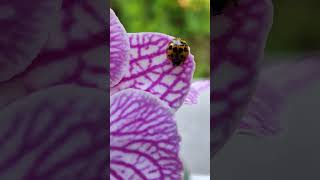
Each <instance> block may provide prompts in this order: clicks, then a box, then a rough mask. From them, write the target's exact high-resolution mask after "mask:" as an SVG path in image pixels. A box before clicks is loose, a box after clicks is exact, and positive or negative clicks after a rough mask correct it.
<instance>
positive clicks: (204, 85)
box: [184, 80, 210, 105]
mask: <svg viewBox="0 0 320 180" xmlns="http://www.w3.org/2000/svg"><path fill="white" fill-rule="evenodd" d="M209 88H210V80H199V81H196V82H193V83H192V84H191V87H190V91H189V93H188V94H187V97H186V99H185V101H184V104H188V105H191V104H197V103H198V98H199V95H200V93H201V92H203V91H205V90H208V89H209Z"/></svg>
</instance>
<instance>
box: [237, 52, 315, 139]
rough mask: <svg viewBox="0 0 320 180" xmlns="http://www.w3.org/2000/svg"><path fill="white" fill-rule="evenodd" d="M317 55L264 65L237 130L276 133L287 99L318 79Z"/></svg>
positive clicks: (277, 132)
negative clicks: (298, 60)
mask: <svg viewBox="0 0 320 180" xmlns="http://www.w3.org/2000/svg"><path fill="white" fill-rule="evenodd" d="M318 59H319V58H318V57H311V58H307V59H304V60H302V61H301V62H289V63H282V64H280V65H274V66H271V67H267V68H265V69H264V70H263V71H262V73H261V77H260V79H259V81H258V85H257V90H256V92H255V94H254V96H253V98H252V100H251V101H250V103H249V106H248V108H247V111H246V114H245V116H244V118H242V120H241V121H240V125H239V129H238V133H241V134H252V135H256V136H270V135H278V134H279V133H281V132H282V131H283V130H284V129H285V128H286V127H283V125H284V122H283V121H281V119H280V113H281V112H282V111H283V110H285V108H286V107H287V105H288V98H289V97H292V96H299V92H300V91H301V90H303V89H306V88H308V87H310V86H312V85H313V84H315V83H318V82H319V77H320V70H319V69H320V63H319V61H318Z"/></svg>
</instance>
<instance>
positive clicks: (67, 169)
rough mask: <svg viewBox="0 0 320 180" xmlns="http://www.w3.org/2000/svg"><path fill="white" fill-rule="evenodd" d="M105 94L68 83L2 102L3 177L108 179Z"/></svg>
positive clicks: (0, 143)
mask: <svg viewBox="0 0 320 180" xmlns="http://www.w3.org/2000/svg"><path fill="white" fill-rule="evenodd" d="M103 96H104V91H101V90H97V89H92V88H81V87H76V86H65V85H63V86H56V87H52V88H48V89H45V90H42V91H38V92H36V93H33V94H31V95H30V96H26V97H24V98H20V99H19V100H17V101H15V102H13V103H11V104H10V105H8V106H6V108H2V109H1V110H0V115H1V121H0V126H1V131H0V147H1V148H0V153H1V159H0V174H1V177H2V178H1V179H8V180H9V179H24V180H29V179H79V178H80V177H81V178H85V179H105V178H106V174H105V171H106V161H107V157H105V156H102V154H105V151H106V148H105V143H106V142H105V136H106V135H103V134H102V133H105V132H106V128H105V123H104V122H103V120H102V119H104V118H105V117H106V114H105V112H106V111H105V103H106V100H104V99H101V97H103ZM88 112H90V113H88ZM104 157H105V158H104ZM21 167H27V168H21ZM17 171H19V174H17V173H16V172H17ZM81 178H80V179H81Z"/></svg>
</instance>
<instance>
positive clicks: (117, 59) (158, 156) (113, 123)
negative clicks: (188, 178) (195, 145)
mask: <svg viewBox="0 0 320 180" xmlns="http://www.w3.org/2000/svg"><path fill="white" fill-rule="evenodd" d="M173 38H174V37H172V36H169V35H165V34H161V33H145V32H144V33H126V31H125V28H124V27H123V25H122V24H121V23H120V21H119V19H118V18H117V16H116V15H115V13H114V11H113V10H112V9H110V89H111V94H110V96H111V98H110V108H111V109H110V178H111V179H130V178H132V179H181V178H182V170H183V167H182V163H181V161H180V159H179V142H180V137H179V134H178V131H177V127H176V122H175V120H174V113H175V112H176V111H177V110H178V109H179V108H180V107H181V106H182V105H183V104H184V103H189V104H190V102H195V98H197V95H198V94H197V93H199V92H200V91H201V90H202V89H204V87H208V86H209V84H208V82H207V81H205V82H201V83H196V84H194V85H193V86H192V88H191V89H192V90H191V91H190V86H191V80H192V76H193V73H194V68H195V62H194V60H193V55H192V54H190V55H189V56H188V58H187V60H186V61H185V62H184V64H183V65H181V66H178V67H174V66H173V65H172V64H171V63H170V61H169V60H168V59H167V56H166V48H167V46H168V44H169V42H171V40H172V39H173ZM203 84H206V85H205V86H203ZM199 85H200V86H202V87H199ZM189 91H190V93H189Z"/></svg>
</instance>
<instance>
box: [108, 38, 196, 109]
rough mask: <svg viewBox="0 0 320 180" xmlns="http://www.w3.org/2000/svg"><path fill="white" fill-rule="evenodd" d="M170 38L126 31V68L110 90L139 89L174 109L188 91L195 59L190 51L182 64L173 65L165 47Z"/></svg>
mask: <svg viewBox="0 0 320 180" xmlns="http://www.w3.org/2000/svg"><path fill="white" fill-rule="evenodd" d="M173 38H174V37H172V36H168V35H165V34H161V33H129V42H130V46H131V51H130V61H129V71H128V73H127V74H126V75H125V76H124V78H123V79H122V80H121V81H120V83H119V84H117V85H116V86H115V87H113V88H112V89H111V94H113V93H115V92H118V91H120V90H123V89H128V88H133V89H139V90H143V91H147V92H150V93H152V94H153V95H155V96H157V97H159V98H160V99H161V100H163V101H164V102H166V103H167V104H168V105H169V106H170V107H171V108H172V109H173V110H174V111H175V110H177V109H178V108H179V107H180V106H181V105H182V104H183V102H184V99H185V97H186V95H187V94H188V92H189V88H190V85H191V80H192V77H193V73H194V68H195V62H194V57H193V55H192V54H190V55H189V57H188V58H187V59H186V61H185V62H184V64H183V65H181V66H178V67H174V66H173V65H172V64H171V63H170V61H169V60H168V59H167V55H166V48H167V46H168V44H169V42H171V40H172V39H173Z"/></svg>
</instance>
